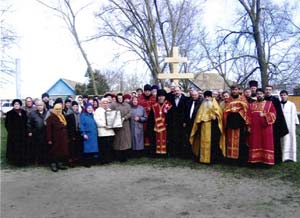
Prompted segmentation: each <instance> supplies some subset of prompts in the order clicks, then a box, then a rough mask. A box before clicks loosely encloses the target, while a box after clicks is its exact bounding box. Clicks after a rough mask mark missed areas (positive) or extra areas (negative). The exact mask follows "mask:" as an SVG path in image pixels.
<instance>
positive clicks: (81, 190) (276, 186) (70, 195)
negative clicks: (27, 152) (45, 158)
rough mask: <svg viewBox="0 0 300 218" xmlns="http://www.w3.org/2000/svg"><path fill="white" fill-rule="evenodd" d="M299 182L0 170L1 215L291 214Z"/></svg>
mask: <svg viewBox="0 0 300 218" xmlns="http://www.w3.org/2000/svg"><path fill="white" fill-rule="evenodd" d="M299 214H300V190H299V186H295V185H294V184H292V183H288V182H286V181H282V180H279V179H278V180H277V179H275V180H274V179H262V178H256V177H252V178H246V177H242V178H233V177H232V176H229V175H226V174H223V173H222V174H220V173H219V172H218V171H215V170H213V169H200V170H195V169H189V168H182V167H170V168H157V167H152V166H148V165H136V166H130V165H120V164H113V165H109V166H95V167H92V168H90V169H86V168H83V167H79V168H73V169H68V170H66V171H59V172H58V173H52V172H51V171H50V170H49V169H48V168H43V167H39V168H25V169H2V170H1V218H97V217H100V218H123V217H124V218H125V217H128V218H135V217H136V218H143V217H149V218H156V217H159V218H177V217H178V218H187V217H197V218H202V217H205V218H213V217H216V218H235V217H237V218H248V217H249V218H250V217H257V218H264V217H270V218H281V217H289V218H296V217H297V218H299V217H300V216H299Z"/></svg>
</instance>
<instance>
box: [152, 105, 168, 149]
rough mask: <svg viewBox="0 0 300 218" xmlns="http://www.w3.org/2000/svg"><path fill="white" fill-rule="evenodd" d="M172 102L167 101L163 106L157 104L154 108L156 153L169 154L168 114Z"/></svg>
mask: <svg viewBox="0 0 300 218" xmlns="http://www.w3.org/2000/svg"><path fill="white" fill-rule="evenodd" d="M171 107H172V105H171V103H170V102H168V101H165V102H164V103H163V104H162V105H160V104H159V103H155V104H154V105H153V106H152V110H153V112H154V121H155V122H154V131H155V132H156V153H157V154H166V153H167V125H166V124H167V123H166V113H168V111H169V110H170V109H171Z"/></svg>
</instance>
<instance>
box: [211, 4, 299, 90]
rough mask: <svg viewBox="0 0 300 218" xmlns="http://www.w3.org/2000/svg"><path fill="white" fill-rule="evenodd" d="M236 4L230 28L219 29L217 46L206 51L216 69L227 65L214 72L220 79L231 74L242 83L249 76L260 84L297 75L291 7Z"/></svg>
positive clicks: (296, 36)
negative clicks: (212, 49) (236, 16)
mask: <svg viewBox="0 0 300 218" xmlns="http://www.w3.org/2000/svg"><path fill="white" fill-rule="evenodd" d="M239 3H240V6H241V7H240V10H239V12H238V15H239V16H238V18H237V19H236V22H235V23H234V24H233V25H232V29H225V28H223V29H221V30H219V39H218V46H217V48H216V49H215V50H214V53H210V54H209V55H210V56H211V58H210V59H211V63H215V68H217V69H218V68H222V67H223V68H222V69H223V70H224V65H225V66H227V69H226V72H224V71H223V70H218V72H219V73H220V74H221V75H223V76H224V78H225V77H226V76H227V74H228V72H230V73H233V74H234V75H235V79H236V80H237V81H238V82H239V83H242V84H243V83H245V82H246V80H247V79H248V78H249V77H252V78H256V79H259V80H261V83H262V86H263V87H265V86H266V85H267V84H268V83H283V82H287V81H288V80H291V81H292V80H295V78H297V76H299V39H300V35H299V29H297V25H296V23H295V22H294V21H293V15H292V11H293V8H291V6H290V5H289V4H287V3H286V4H283V5H284V7H283V5H278V4H275V3H273V2H272V1H269V0H266V1H260V0H251V1H250V0H239ZM217 54H219V57H218V55H217ZM222 54H223V55H222ZM208 57H209V56H208ZM226 73H227V74H226Z"/></svg>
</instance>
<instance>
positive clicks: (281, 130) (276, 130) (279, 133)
mask: <svg viewBox="0 0 300 218" xmlns="http://www.w3.org/2000/svg"><path fill="white" fill-rule="evenodd" d="M265 100H266V101H272V103H273V105H274V107H275V109H276V121H275V123H274V124H273V139H274V155H275V163H280V162H281V161H282V151H281V144H280V138H282V137H283V136H285V135H286V134H288V133H289V130H288V127H287V124H286V121H285V118H284V115H283V112H282V108H281V105H280V101H279V99H278V98H277V97H275V96H272V95H271V96H265Z"/></svg>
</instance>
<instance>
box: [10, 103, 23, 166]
mask: <svg viewBox="0 0 300 218" xmlns="http://www.w3.org/2000/svg"><path fill="white" fill-rule="evenodd" d="M26 124H27V115H26V111H25V110H23V109H21V110H19V111H15V110H11V111H9V112H7V114H6V118H5V128H6V130H7V145H6V146H7V147H6V159H7V161H8V162H9V163H10V164H14V165H18V166H22V165H25V164H26V163H27V161H28V148H27V130H26Z"/></svg>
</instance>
